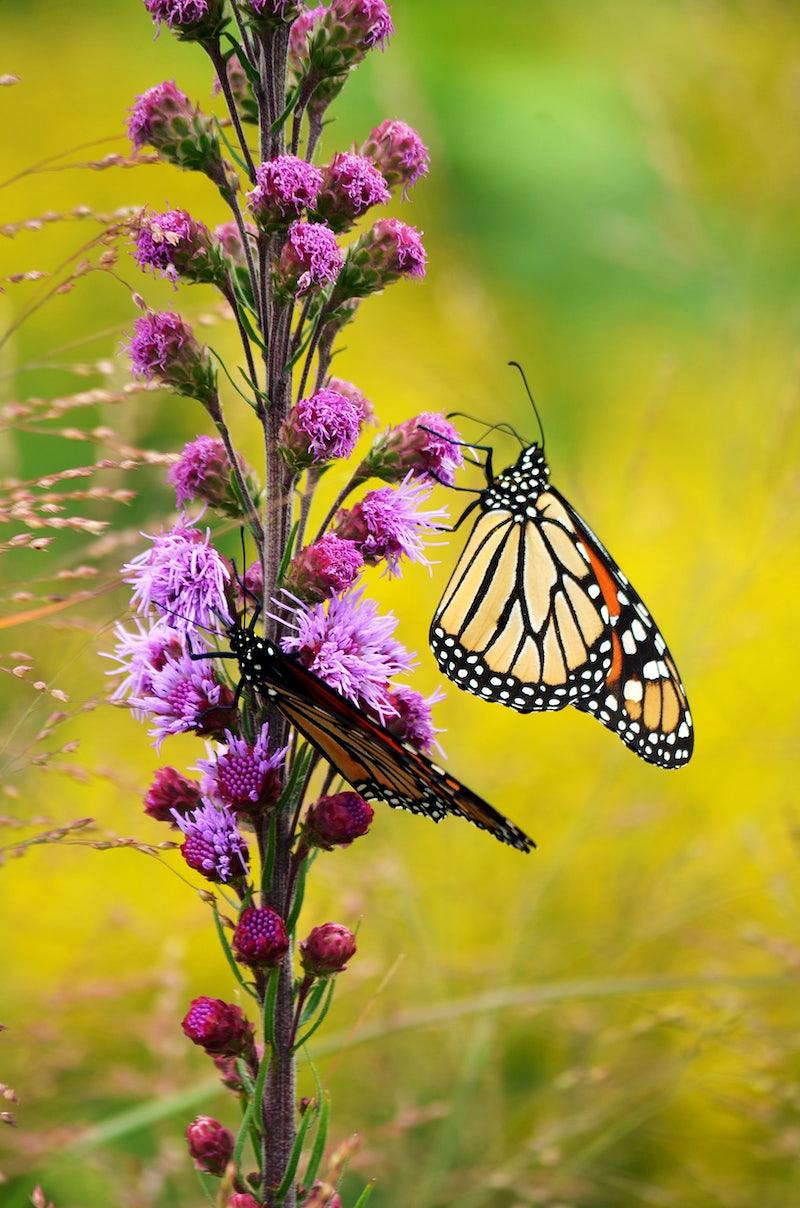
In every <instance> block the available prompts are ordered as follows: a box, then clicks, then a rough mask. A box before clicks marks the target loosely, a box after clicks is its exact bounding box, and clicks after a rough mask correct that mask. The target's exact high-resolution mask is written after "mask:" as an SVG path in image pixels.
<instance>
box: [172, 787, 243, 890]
mask: <svg viewBox="0 0 800 1208" xmlns="http://www.w3.org/2000/svg"><path fill="white" fill-rule="evenodd" d="M175 821H176V822H177V824H178V826H179V827H180V829H181V830H182V831H183V833H184V835H185V836H186V838H185V840H184V842H183V846H182V847H181V854H182V855H183V858H184V860H185V861H186V863H187V864H188V865H189V867H190V868H193V869H194V870H195V872H200V873H202V874H203V876H204V877H205V878H206V880H208V881H223V882H227V881H236V880H238V879H239V878H240V877H243V876H244V877H246V876H247V873H248V871H249V870H248V864H247V856H248V852H247V844H246V843H245V841H244V839H243V837H242V836H241V835H240V833H239V828H238V827H237V825H236V818H235V816H234V815H233V813H231V811H230V810H229V809H227V807H225V806H223V807H222V808H218V807H217V806H216V805H214V803H213V802H211V801H204V802H203V804H202V805H201V806H200V807H199V808H198V809H196V810H194V811H193V812H192V813H191V814H179V813H178V811H177V810H176V811H175Z"/></svg>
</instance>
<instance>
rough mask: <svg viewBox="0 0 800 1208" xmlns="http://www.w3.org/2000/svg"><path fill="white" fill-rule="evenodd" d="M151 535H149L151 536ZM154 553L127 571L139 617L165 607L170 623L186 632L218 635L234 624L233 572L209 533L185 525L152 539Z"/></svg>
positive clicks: (148, 552) (129, 565)
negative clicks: (200, 630) (231, 606)
mask: <svg viewBox="0 0 800 1208" xmlns="http://www.w3.org/2000/svg"><path fill="white" fill-rule="evenodd" d="M145 535H146V536H147V534H145ZM148 540H149V541H151V542H152V545H151V547H150V549H148V550H145V551H144V552H143V553H141V554H138V555H137V556H136V557H135V558H133V559H132V560H131V561H130V562H127V563H126V564H125V566H124V567H123V568H122V570H123V580H124V582H125V583H129V584H130V585H131V586H132V587H133V595H132V597H131V603H132V604H133V605H134V606H135V607H136V608H137V610H138V611H139V612H144V613H148V612H152V610H153V609H154V608H160V609H162V610H163V612H164V613H165V620H166V622H167V623H168V624H170V625H171V626H172V628H173V629H177V630H179V631H180V632H182V633H186V634H191V633H194V631H195V628H196V627H197V626H199V627H201V628H202V627H204V628H206V629H211V630H212V631H214V632H217V631H218V628H219V624H220V622H222V623H223V624H224V625H227V624H230V621H231V619H232V618H231V614H230V610H229V607H228V600H227V594H226V593H227V588H228V586H229V584H230V582H231V572H230V570H229V568H228V564H227V562H226V561H225V559H224V558H223V557H222V556H221V555H220V554H218V553H217V551H216V550H215V549H214V547H213V545H212V544H211V534H210V531H209V530H208V529H206V531H205V534H203V533H201V532H200V530H199V529H196V528H193V527H192V526H191V525H189V524H186V522H185V521H183V520H181V521H179V523H178V524H176V525H175V526H174V528H171V529H168V530H167V531H166V532H162V533H159V534H157V535H156V536H148Z"/></svg>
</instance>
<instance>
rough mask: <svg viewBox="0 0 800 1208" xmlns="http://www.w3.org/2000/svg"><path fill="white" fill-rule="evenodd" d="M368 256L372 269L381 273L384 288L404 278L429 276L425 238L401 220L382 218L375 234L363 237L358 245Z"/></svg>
mask: <svg viewBox="0 0 800 1208" xmlns="http://www.w3.org/2000/svg"><path fill="white" fill-rule="evenodd" d="M357 246H358V247H359V248H360V250H361V251H364V252H366V253H367V257H368V261H369V264H370V267H371V268H372V269H373V270H374V271H375V272H376V273H377V275H378V279H379V281H380V284H381V286H384V285H390V284H391V282H392V281H398V280H399V279H400V278H401V277H417V278H419V279H420V280H421V279H422V278H423V277H424V276H425V264H426V259H427V257H426V253H425V248H424V246H423V243H422V236H421V235H420V233H419V231H418V230H417V229H416V227H412V226H408V224H407V223H405V222H401V221H400V219H399V218H381V219H380V221H378V222H376V223H375V225H374V227H373V228H372V230H371V231H367V233H366V234H365V235H362V237H361V239H359V241H358V245H357Z"/></svg>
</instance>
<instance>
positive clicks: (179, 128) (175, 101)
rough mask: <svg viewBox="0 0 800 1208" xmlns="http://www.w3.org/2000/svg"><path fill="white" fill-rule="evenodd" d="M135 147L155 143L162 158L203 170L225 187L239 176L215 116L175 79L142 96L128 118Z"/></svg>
mask: <svg viewBox="0 0 800 1208" xmlns="http://www.w3.org/2000/svg"><path fill="white" fill-rule="evenodd" d="M128 135H129V137H130V140H131V143H132V144H133V147H134V150H136V151H141V150H142V148H143V147H147V146H150V147H153V148H155V150H156V151H157V152H158V154H159V156H160V157H161V158H162V159H165V160H167V161H168V162H169V163H172V164H175V165H176V166H177V167H179V168H183V169H184V170H186V171H188V172H203V173H204V174H205V175H206V176H208V177H210V179H211V180H213V181H214V183H215V184H216V185H217V186H218V187H219V188H220V189H222V190H223V191H227V192H230V191H232V190H234V189H235V187H236V185H235V177H233V175H232V174H231V172H230V170H229V169H227V168H226V166H225V163H224V161H223V159H222V154H221V151H220V146H219V138H218V136H217V131H216V127H215V125H214V121H213V119H212V118H210V117H207V116H206V114H204V113H201V111H200V109H198V107H197V106H196V105H193V104H192V103H191V101H190V100H189V98H188V97H187V96H186V95H185V93H183V92H181V90H180V88H178V86H177V85H176V84H175V82H174V81H173V80H165V81H164V83H163V84H156V85H155V86H154V87H153V88H149V89H148V90H147V92H143V93H142V95H141V96H138V97H137V98H136V100H135V102H134V104H133V108H132V109H131V114H130V118H129V120H128Z"/></svg>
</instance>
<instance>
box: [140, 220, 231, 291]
mask: <svg viewBox="0 0 800 1208" xmlns="http://www.w3.org/2000/svg"><path fill="white" fill-rule="evenodd" d="M134 254H135V256H136V260H137V261H138V263H139V266H140V267H141V268H151V269H153V270H154V272H157V273H160V274H161V275H162V276H163V277H168V278H169V279H170V280H171V281H176V280H177V279H178V277H182V278H183V279H184V281H192V282H195V283H199V284H205V285H217V286H219V285H222V284H223V282H224V280H225V260H224V257H223V255H222V251H221V249H220V247H219V245H218V244H217V243H216V242H215V241H214V240H213V239H212V237H211V233H210V231H209V230H208V228H207V227H206V226H205V224H204V223H202V222H196V221H195V220H194V218H192V216H191V214H189V213H187V211H186V210H166V211H165V212H164V213H163V214H147V215H145V216H143V218H142V221H141V225H140V227H139V229H138V231H137V232H136V251H135V253H134Z"/></svg>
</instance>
